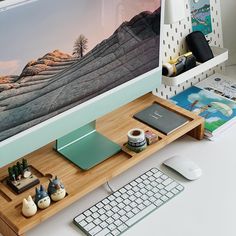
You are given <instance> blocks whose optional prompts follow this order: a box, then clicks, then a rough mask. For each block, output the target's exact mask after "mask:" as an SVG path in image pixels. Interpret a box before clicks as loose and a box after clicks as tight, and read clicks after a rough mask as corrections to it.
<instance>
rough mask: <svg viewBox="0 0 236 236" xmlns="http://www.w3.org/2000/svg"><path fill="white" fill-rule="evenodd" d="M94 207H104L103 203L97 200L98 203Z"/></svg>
mask: <svg viewBox="0 0 236 236" xmlns="http://www.w3.org/2000/svg"><path fill="white" fill-rule="evenodd" d="M96 207H97V208H98V209H100V208H102V207H104V204H103V203H102V202H99V203H98V204H97V205H96Z"/></svg>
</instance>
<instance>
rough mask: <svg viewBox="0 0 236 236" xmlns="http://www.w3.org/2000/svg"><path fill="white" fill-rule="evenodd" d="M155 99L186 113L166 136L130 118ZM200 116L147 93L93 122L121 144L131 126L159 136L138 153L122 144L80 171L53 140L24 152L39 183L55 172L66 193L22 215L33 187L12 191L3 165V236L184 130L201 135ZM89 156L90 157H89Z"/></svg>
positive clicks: (69, 201)
mask: <svg viewBox="0 0 236 236" xmlns="http://www.w3.org/2000/svg"><path fill="white" fill-rule="evenodd" d="M153 102H157V103H159V104H161V105H163V106H164V107H167V108H168V109H170V110H174V111H176V112H177V113H180V114H182V115H184V116H185V117H188V118H189V120H190V122H189V123H188V124H186V125H184V126H183V127H181V128H179V129H178V130H176V131H174V132H173V133H171V134H170V135H168V136H166V135H164V134H162V133H160V132H158V131H156V130H154V129H152V128H150V127H148V126H147V125H145V124H143V123H140V122H139V121H137V120H135V119H133V114H135V113H137V112H139V111H141V110H142V109H144V108H146V107H148V106H150V105H151V104H152V103H153ZM203 124H204V120H203V118H201V117H199V116H197V115H195V114H193V113H191V112H189V111H186V110H184V109H182V108H179V107H177V106H176V105H174V104H171V103H170V102H167V101H165V100H163V99H160V98H158V97H156V96H153V95H152V94H147V95H145V96H143V97H141V98H139V99H137V100H135V101H133V102H131V103H129V104H127V105H125V106H123V107H121V108H119V109H117V110H116V111H114V112H111V113H110V114H108V115H106V116H104V117H102V118H101V119H99V120H98V122H97V129H98V131H100V132H101V133H102V134H104V135H105V136H107V137H108V138H110V139H111V140H113V141H115V142H116V143H118V144H120V145H121V146H123V144H124V143H125V142H127V137H126V135H127V132H128V131H129V130H130V129H132V128H141V129H144V130H152V131H153V132H155V133H156V134H158V136H159V141H158V142H157V143H155V144H153V145H151V146H148V148H147V149H146V150H144V151H143V152H141V153H134V152H132V151H129V150H127V149H126V148H125V147H124V148H123V150H122V151H121V152H120V153H118V154H117V155H115V156H113V157H111V158H109V159H108V160H106V161H104V162H103V163H101V164H99V165H98V166H96V167H94V168H92V169H91V170H89V171H82V170H80V169H79V168H78V167H76V166H75V165H73V164H72V163H70V162H69V161H67V160H66V159H64V158H63V157H62V156H60V155H59V154H57V153H56V152H54V151H53V148H52V146H53V144H49V145H47V146H45V147H43V148H41V149H39V150H37V151H35V152H33V153H32V154H30V155H28V156H26V157H25V158H26V159H27V160H28V163H30V164H31V165H32V166H33V167H34V169H36V170H37V172H38V173H39V174H38V176H37V177H38V178H39V180H40V184H43V185H45V186H47V185H48V178H51V177H52V176H55V175H57V176H59V178H60V179H61V180H62V181H63V183H64V185H65V187H66V191H67V196H66V197H65V199H63V200H61V201H59V202H56V203H53V204H52V205H51V206H50V207H49V208H47V209H45V210H38V212H37V214H36V215H35V216H33V217H31V218H26V217H24V216H23V215H22V214H21V207H22V199H23V198H25V197H27V196H28V195H32V196H34V191H35V190H34V188H33V189H30V190H27V191H26V192H24V193H21V194H19V195H16V194H15V193H14V192H13V191H12V190H11V189H10V188H9V187H7V186H6V185H4V184H3V182H2V181H3V180H4V179H5V178H6V176H7V173H8V172H7V168H8V166H11V165H12V164H9V165H8V166H5V167H3V168H1V169H0V232H1V233H2V234H3V235H4V236H15V235H24V234H25V233H26V232H27V231H28V230H30V229H32V228H33V227H35V226H36V225H38V224H40V223H41V222H42V221H44V220H46V219H47V218H49V217H51V216H53V215H54V214H56V213H57V212H59V211H60V210H62V209H63V208H65V207H67V206H69V205H70V204H72V203H73V202H75V201H77V200H78V199H80V198H81V197H83V196H84V195H86V194H87V193H89V192H90V191H92V190H94V189H96V188H97V187H99V186H100V185H102V184H104V183H106V182H107V181H109V180H110V179H112V178H113V177H115V176H117V175H119V174H120V173H122V172H124V171H126V170H127V169H129V168H130V167H132V166H134V165H135V164H137V163H138V162H140V161H142V160H144V159H145V158H147V157H149V156H150V155H151V154H153V153H155V152H156V151H158V150H159V149H161V148H163V147H165V146H166V145H167V144H169V143H171V142H173V141H174V140H176V139H178V138H179V137H181V136H183V135H184V134H187V133H188V134H190V135H191V136H193V137H194V138H196V139H199V140H200V139H202V138H203V131H204V125H203ZM91 158H92V157H91Z"/></svg>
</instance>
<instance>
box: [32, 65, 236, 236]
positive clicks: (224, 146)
mask: <svg viewBox="0 0 236 236" xmlns="http://www.w3.org/2000/svg"><path fill="white" fill-rule="evenodd" d="M233 72H235V70H233V69H232V68H229V70H228V74H231V75H232V77H233ZM235 77H236V76H235ZM235 147H236V126H234V127H232V128H231V129H229V130H227V132H226V133H225V134H224V135H222V136H221V137H220V139H218V140H217V141H214V142H212V141H208V140H202V141H197V140H195V139H193V138H191V137H189V136H184V137H183V138H181V139H179V140H177V141H175V142H174V143H172V144H170V145H168V146H167V147H165V148H164V149H162V150H161V151H159V152H157V153H155V154H154V155H153V156H151V157H150V158H148V159H147V160H145V161H143V162H141V163H140V164H138V165H137V166H135V167H133V168H132V169H130V170H128V171H127V172H125V173H123V174H122V175H120V176H118V177H117V178H115V179H113V180H112V181H111V182H110V184H111V186H112V187H113V188H115V189H117V188H119V187H121V186H122V185H125V184H126V183H127V182H129V180H132V179H133V178H135V177H137V176H139V175H140V174H142V173H143V172H145V171H147V170H148V169H150V168H152V167H158V168H160V169H161V170H162V171H163V172H165V173H167V174H168V175H169V176H171V177H172V178H174V179H176V180H177V181H179V182H180V183H181V184H183V185H184V186H185V190H184V191H183V192H182V193H181V194H179V195H178V196H177V197H175V198H173V199H172V200H171V201H169V202H168V203H166V204H165V205H163V206H162V207H161V208H159V209H157V210H156V211H154V212H153V213H152V214H150V215H149V216H147V217H146V218H145V219H143V220H142V221H141V222H139V223H138V224H136V225H135V226H133V227H132V228H131V229H130V230H128V231H126V233H124V234H123V235H124V236H141V235H147V236H156V235H159V236H235V235H236V221H235V220H236V152H235ZM175 154H179V155H183V156H187V157H189V158H191V159H192V160H193V161H195V162H196V163H197V164H198V165H199V166H200V167H201V168H202V170H203V176H202V177H201V179H199V180H197V181H193V182H190V181H187V180H185V179H184V178H183V177H181V176H179V175H178V174H176V173H174V172H172V171H171V170H169V169H167V168H166V167H164V166H163V165H162V163H163V161H164V160H166V159H167V158H169V157H171V156H173V155H175ZM106 196H107V191H106V188H105V187H100V188H98V189H96V190H95V191H93V192H91V193H90V194H88V195H87V196H85V197H84V198H82V199H81V200H79V201H77V202H76V203H74V204H73V205H71V206H70V207H68V208H66V209H64V210H62V211H61V212H60V213H58V214H57V215H56V216H54V217H52V218H50V219H48V220H47V221H45V222H43V223H42V224H41V225H39V226H38V227H36V228H34V229H33V230H31V231H30V232H29V233H28V234H27V235H28V236H42V235H47V236H55V235H57V236H60V235H63V236H65V235H66V236H67V235H68V236H82V235H84V234H83V233H82V232H81V231H80V230H79V229H77V227H75V226H74V225H73V223H72V219H73V218H74V217H75V216H76V215H78V214H79V213H81V212H82V211H84V210H85V209H87V208H88V207H90V206H92V205H93V204H95V203H97V202H98V201H99V200H101V199H103V198H104V197H106Z"/></svg>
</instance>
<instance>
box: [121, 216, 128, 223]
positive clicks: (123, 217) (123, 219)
mask: <svg viewBox="0 0 236 236" xmlns="http://www.w3.org/2000/svg"><path fill="white" fill-rule="evenodd" d="M120 220H121V221H123V222H126V221H127V220H128V217H127V216H122V217H121V218H120Z"/></svg>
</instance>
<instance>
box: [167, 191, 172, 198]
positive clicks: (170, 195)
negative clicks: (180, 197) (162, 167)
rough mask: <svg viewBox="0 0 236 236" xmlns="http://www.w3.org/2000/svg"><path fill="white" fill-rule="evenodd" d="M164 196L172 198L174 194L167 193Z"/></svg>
mask: <svg viewBox="0 0 236 236" xmlns="http://www.w3.org/2000/svg"><path fill="white" fill-rule="evenodd" d="M166 196H167V197H168V198H172V197H173V196H174V194H173V193H171V192H169V193H167V194H166Z"/></svg>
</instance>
